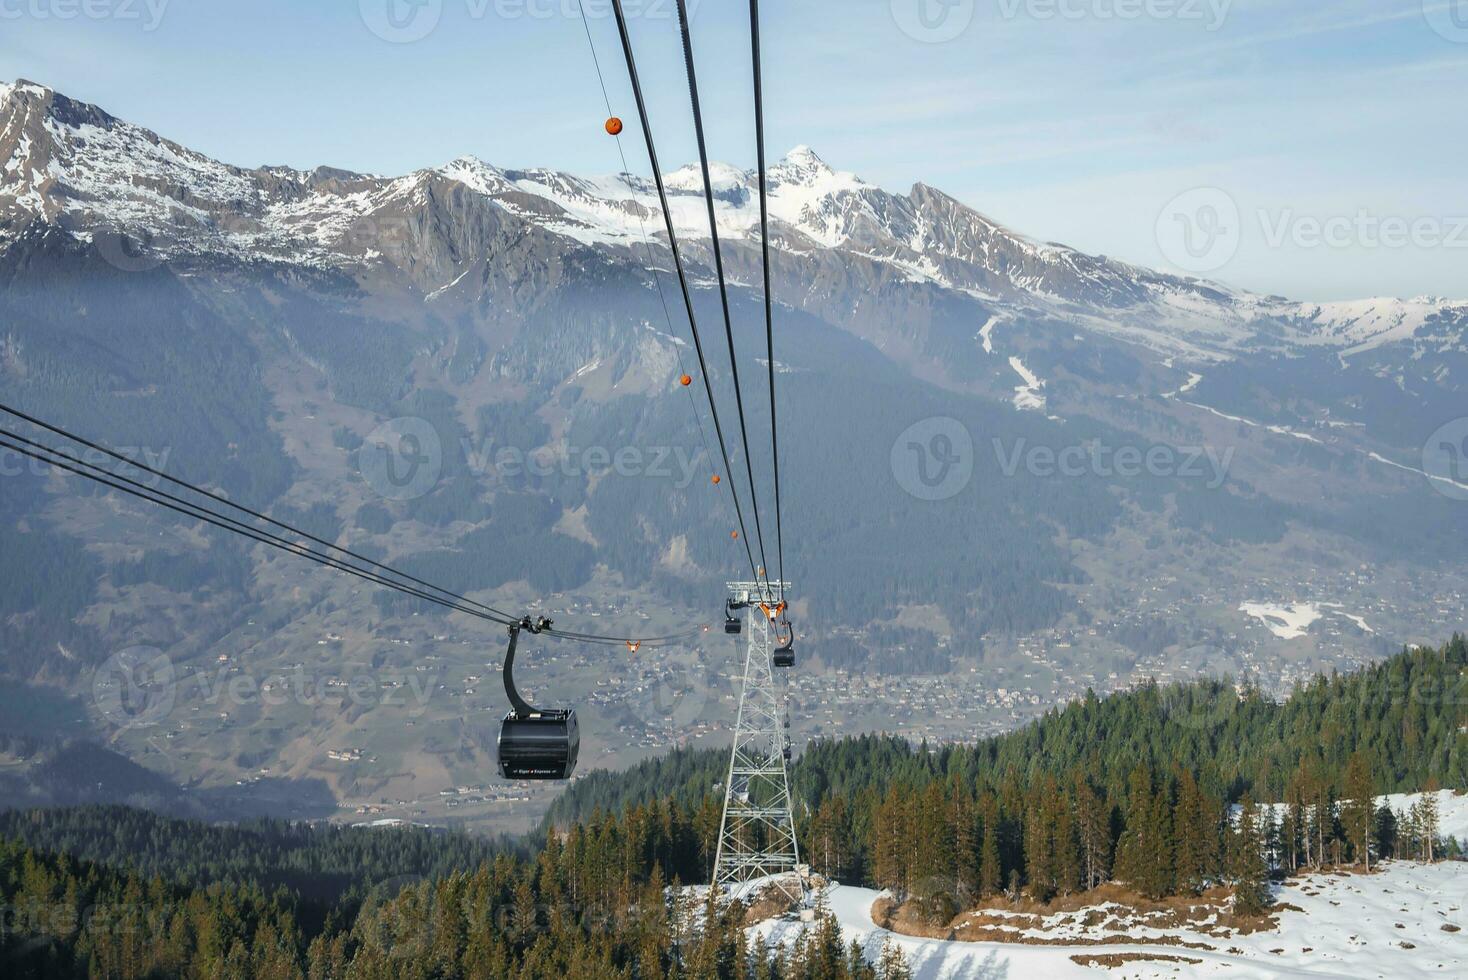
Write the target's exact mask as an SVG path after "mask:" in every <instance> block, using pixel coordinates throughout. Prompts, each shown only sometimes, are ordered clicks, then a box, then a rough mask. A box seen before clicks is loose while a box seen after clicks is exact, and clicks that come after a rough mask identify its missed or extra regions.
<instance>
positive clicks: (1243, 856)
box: [1231, 793, 1269, 916]
mask: <svg viewBox="0 0 1468 980" xmlns="http://www.w3.org/2000/svg"><path fill="white" fill-rule="evenodd" d="M1233 835H1234V846H1233V847H1232V848H1231V851H1232V854H1233V868H1232V872H1233V878H1234V911H1235V912H1236V913H1238V914H1239V915H1244V916H1255V915H1260V914H1262V913H1263V912H1264V910H1265V909H1267V908H1268V907H1269V866H1268V864H1267V863H1266V861H1265V857H1264V832H1263V827H1262V814H1261V813H1260V811H1259V808H1258V807H1257V806H1255V804H1254V798H1253V797H1252V796H1250V795H1249V794H1247V793H1245V794H1244V797H1243V799H1242V800H1241V801H1240V802H1239V816H1238V822H1237V824H1236V825H1235V827H1234V830H1233Z"/></svg>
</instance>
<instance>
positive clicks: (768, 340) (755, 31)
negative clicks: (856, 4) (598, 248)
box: [749, 0, 785, 602]
mask: <svg viewBox="0 0 1468 980" xmlns="http://www.w3.org/2000/svg"><path fill="white" fill-rule="evenodd" d="M749 37H750V47H751V49H752V54H753V59H754V137H755V148H756V150H757V152H758V154H759V227H760V250H761V257H762V259H763V265H764V279H765V283H764V285H765V363H766V366H767V367H768V368H769V374H770V452H771V456H772V458H773V459H774V466H775V560H776V561H777V562H778V563H779V564H778V565H777V568H778V571H779V575H778V578H777V579H776V581H778V582H779V583H780V601H781V602H784V601H785V528H784V522H783V518H782V516H781V511H780V427H779V425H778V423H777V420H776V415H775V309H774V298H773V294H772V291H771V289H770V198H769V180H768V172H767V170H766V167H765V96H764V76H763V72H762V70H761V63H762V60H763V59H762V58H761V57H760V37H759V0H749Z"/></svg>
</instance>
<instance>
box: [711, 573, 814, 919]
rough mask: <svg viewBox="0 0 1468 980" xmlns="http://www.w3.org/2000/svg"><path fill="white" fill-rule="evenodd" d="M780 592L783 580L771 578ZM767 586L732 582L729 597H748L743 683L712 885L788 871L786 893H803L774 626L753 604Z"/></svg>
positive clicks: (735, 884)
mask: <svg viewBox="0 0 1468 980" xmlns="http://www.w3.org/2000/svg"><path fill="white" fill-rule="evenodd" d="M775 586H776V589H777V590H778V591H779V594H781V595H784V594H785V592H786V589H788V584H786V583H775ZM768 589H769V586H768V585H766V584H763V583H755V582H731V583H730V584H729V594H730V597H731V598H732V599H733V601H734V602H736V603H750V605H749V607H748V609H747V610H746V615H745V621H744V635H745V641H746V642H745V655H744V683H743V686H742V688H741V690H740V694H739V718H738V721H737V722H736V723H735V726H734V746H733V748H732V749H731V751H730V753H729V778H728V779H727V780H726V781H725V783H724V819H723V822H722V824H721V825H720V827H719V847H718V856H717V858H716V859H715V861H714V887H716V888H719V887H723V888H727V889H729V890H731V891H733V892H735V893H738V892H739V890H740V887H741V886H743V885H746V884H748V883H749V882H752V881H757V880H760V879H764V878H769V877H771V876H774V875H788V876H789V878H788V882H789V888H788V890H789V891H790V893H791V897H792V898H794V899H799V898H800V897H801V893H802V886H801V884H800V877H799V875H798V867H799V864H800V851H799V848H798V846H797V845H796V842H795V821H794V819H793V816H792V814H791V808H790V779H789V776H788V775H787V773H786V769H785V747H786V735H785V730H784V726H783V722H782V717H781V715H782V712H781V704H780V696H779V692H778V691H777V690H776V686H775V671H774V665H773V663H772V656H771V655H772V653H773V652H774V632H775V631H774V629H773V628H772V627H771V624H770V616H769V615H767V614H766V613H765V611H764V610H763V609H761V608H760V606H759V596H760V595H761V593H762V592H767V591H768Z"/></svg>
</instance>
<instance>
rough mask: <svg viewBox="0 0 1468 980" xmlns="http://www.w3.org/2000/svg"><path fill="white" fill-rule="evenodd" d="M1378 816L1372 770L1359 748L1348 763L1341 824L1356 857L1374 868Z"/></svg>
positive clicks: (1364, 865) (1365, 865)
mask: <svg viewBox="0 0 1468 980" xmlns="http://www.w3.org/2000/svg"><path fill="white" fill-rule="evenodd" d="M1375 816H1376V798H1375V796H1374V795H1373V794H1372V780H1371V770H1370V767H1369V766H1368V764H1367V762H1366V756H1365V755H1364V754H1363V753H1362V752H1361V751H1360V750H1357V751H1355V752H1353V753H1351V758H1350V759H1349V760H1348V761H1347V763H1346V787H1345V802H1344V803H1343V805H1342V807H1341V825H1342V827H1343V828H1344V829H1345V833H1346V837H1347V839H1348V840H1349V841H1350V843H1351V847H1352V849H1353V850H1354V851H1355V853H1356V860H1357V862H1358V863H1360V864H1361V865H1362V866H1363V867H1364V868H1365V869H1366V870H1367V871H1370V870H1371V830H1372V823H1373V822H1374V819H1375Z"/></svg>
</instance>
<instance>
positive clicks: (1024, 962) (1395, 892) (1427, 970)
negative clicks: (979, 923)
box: [755, 862, 1468, 980]
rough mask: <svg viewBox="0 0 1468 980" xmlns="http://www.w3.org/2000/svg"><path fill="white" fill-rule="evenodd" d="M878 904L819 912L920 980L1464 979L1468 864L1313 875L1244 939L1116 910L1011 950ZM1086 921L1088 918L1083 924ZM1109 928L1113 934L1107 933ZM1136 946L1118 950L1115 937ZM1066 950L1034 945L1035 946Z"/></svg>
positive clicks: (1083, 917) (856, 899)
mask: <svg viewBox="0 0 1468 980" xmlns="http://www.w3.org/2000/svg"><path fill="white" fill-rule="evenodd" d="M883 895H884V893H882V892H876V891H872V890H870V889H865V888H849V887H845V886H840V885H836V886H832V887H831V888H830V889H828V891H827V893H826V903H827V905H828V906H829V908H830V909H831V911H832V912H833V913H834V914H835V916H836V918H837V920H838V921H839V922H840V923H841V928H842V932H843V934H844V938H845V940H846V942H848V943H850V942H852V941H855V942H858V943H860V944H861V945H862V947H863V948H864V950H865V951H866V954H867V956H868V957H869V958H870V959H872V960H876V959H877V958H878V957H880V956H881V952H882V948H883V945H884V944H885V943H887V942H889V941H891V942H894V943H896V944H897V945H898V946H899V947H900V948H901V949H902V951H903V953H904V954H905V955H906V957H907V962H908V965H909V966H910V967H911V968H912V971H913V976H914V977H915V978H917V980H1028V978H1050V977H1056V978H1065V977H1098V976H1110V977H1117V978H1135V980H1142V978H1152V977H1170V978H1175V977H1229V978H1234V980H1256V978H1257V980H1270V978H1274V977H1349V978H1352V980H1358V978H1360V980H1364V978H1378V977H1379V978H1398V977H1403V978H1409V977H1429V976H1433V977H1436V976H1464V975H1468V933H1465V932H1463V931H1460V930H1461V929H1463V928H1465V927H1468V917H1465V916H1464V912H1463V910H1464V906H1465V905H1468V864H1465V863H1442V864H1435V865H1421V864H1413V863H1407V862H1392V863H1389V864H1387V865H1385V866H1384V867H1383V868H1382V869H1381V870H1380V871H1378V872H1376V873H1373V874H1370V875H1354V874H1351V875H1347V874H1329V873H1322V874H1314V875H1306V876H1303V877H1300V878H1297V879H1294V880H1292V881H1290V882H1288V883H1287V884H1286V885H1284V886H1282V887H1280V888H1278V889H1276V896H1275V897H1276V900H1277V902H1279V903H1280V906H1279V909H1278V912H1277V915H1276V919H1277V922H1278V924H1277V926H1276V927H1275V928H1272V929H1264V930H1261V931H1259V932H1254V933H1252V934H1248V935H1242V934H1238V933H1233V934H1231V935H1229V934H1226V933H1227V930H1219V929H1216V928H1215V929H1210V930H1209V931H1208V932H1194V931H1190V930H1187V929H1176V930H1160V929H1155V928H1147V929H1134V928H1128V929H1126V930H1124V931H1122V930H1119V929H1118V928H1117V922H1116V909H1115V908H1108V907H1103V906H1098V907H1097V908H1096V909H1094V910H1082V911H1081V912H1071V913H1060V914H1057V915H1053V916H1049V917H1046V918H1044V919H1042V920H1040V925H1039V927H1038V928H1027V929H1025V930H1024V932H1023V937H1024V939H1025V940H1026V941H1024V942H1016V943H996V942H953V941H945V940H938V939H921V938H917V937H913V936H903V935H898V934H895V933H892V932H890V931H888V930H886V929H882V928H880V927H878V926H877V925H876V924H875V923H874V922H873V921H872V905H873V903H874V902H876V901H877V900H878V899H879V898H881V897H883ZM1088 912H1089V914H1088ZM1108 925H1110V928H1108ZM802 928H804V926H803V925H802V924H801V923H798V922H792V921H787V920H775V921H769V922H764V923H761V924H760V925H758V926H756V927H755V932H756V933H757V934H758V935H760V936H761V937H762V938H764V939H765V940H766V941H767V942H770V943H780V942H785V941H788V940H789V939H791V938H792V937H793V936H794V935H796V933H797V932H798V931H799V930H800V929H802ZM1121 935H1125V936H1128V937H1131V936H1137V937H1139V938H1142V939H1143V941H1142V942H1138V943H1117V942H1116V939H1117V938H1119V936H1121ZM1037 941H1038V942H1064V943H1065V945H1032V944H1031V943H1034V942H1037Z"/></svg>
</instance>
